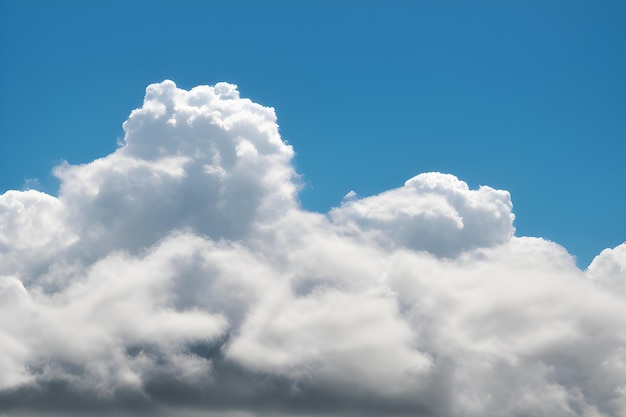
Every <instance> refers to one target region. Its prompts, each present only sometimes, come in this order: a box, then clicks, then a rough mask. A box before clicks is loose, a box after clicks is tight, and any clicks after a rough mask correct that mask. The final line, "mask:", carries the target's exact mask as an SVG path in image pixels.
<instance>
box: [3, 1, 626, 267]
mask: <svg viewBox="0 0 626 417" xmlns="http://www.w3.org/2000/svg"><path fill="white" fill-rule="evenodd" d="M0 4H1V9H0V31H1V32H0V34H1V36H0V41H1V44H0V47H1V49H0V54H1V61H2V65H1V67H0V75H1V76H0V83H1V84H0V89H1V91H2V95H1V98H0V114H2V122H1V123H0V140H1V142H0V191H5V190H8V189H22V188H24V187H25V182H26V180H27V179H35V178H36V179H38V181H39V185H38V186H35V188H39V189H41V190H44V191H47V192H50V193H55V192H56V182H55V180H54V179H53V178H52V177H51V174H50V172H51V169H52V168H53V167H54V166H55V165H57V164H58V163H59V162H60V161H61V160H67V161H69V162H70V163H72V164H77V163H84V162H89V161H91V160H93V159H95V158H98V157H102V156H105V155H106V154H108V153H110V152H111V151H113V150H114V149H115V148H116V146H117V142H116V141H117V140H118V139H119V138H120V137H121V136H122V134H123V131H122V129H121V123H122V122H123V121H124V120H125V119H126V118H127V116H128V114H129V113H130V111H131V110H132V109H134V108H136V107H139V106H140V105H141V103H142V98H143V94H144V89H145V87H146V86H147V85H148V84H150V83H154V82H159V81H162V80H164V79H172V80H174V81H175V82H176V83H177V84H178V85H179V86H180V87H182V88H186V89H188V88H191V87H193V86H195V85H199V84H214V83H216V82H218V81H228V82H231V83H235V84H237V85H239V90H240V92H241V94H242V96H244V97H250V98H252V99H253V100H254V101H256V102H258V103H261V104H263V105H266V106H272V107H274V108H275V109H276V112H277V115H278V123H279V125H280V129H281V135H282V137H283V139H284V140H286V141H288V142H289V143H290V144H292V145H293V146H294V149H295V151H296V153H297V156H296V166H297V169H298V172H299V173H300V174H302V175H303V179H304V182H305V184H306V187H305V189H304V190H303V191H302V193H301V201H302V204H303V206H304V207H305V208H307V209H310V210H317V211H321V212H325V211H327V210H328V209H329V208H330V207H332V206H336V205H337V204H339V202H340V201H341V198H342V197H343V196H344V195H345V194H346V193H347V192H348V191H350V190H354V191H356V192H357V193H358V194H359V195H361V196H367V195H371V194H375V193H378V192H381V191H383V190H386V189H389V188H393V187H398V186H401V185H402V184H403V183H404V181H406V180H407V179H409V178H411V177H412V176H414V175H417V174H419V173H421V172H428V171H441V172H447V173H452V174H454V175H456V176H458V177H459V178H460V179H462V180H464V181H466V182H468V184H469V185H470V186H472V187H477V186H478V185H490V186H493V187H496V188H501V189H506V190H508V191H510V192H511V194H512V199H513V204H514V212H515V214H516V216H517V217H516V221H515V226H516V228H517V235H531V236H541V237H545V238H547V239H550V240H553V241H556V242H558V243H560V244H562V245H564V246H565V247H566V248H567V249H568V250H569V251H570V252H571V253H572V254H574V255H576V256H577V257H578V259H579V266H581V267H585V266H586V265H587V264H588V263H589V262H590V261H591V259H592V258H593V256H595V255H596V254H597V253H599V252H600V251H601V250H602V249H603V248H606V247H613V246H616V245H618V244H620V243H621V242H623V241H624V240H625V239H626V221H625V220H624V206H625V204H626V192H624V189H625V188H624V181H625V180H626V164H625V163H624V159H625V158H624V156H625V155H626V145H625V144H624V143H625V139H626V77H624V74H626V24H625V22H626V6H625V5H624V3H623V2H619V1H614V2H609V1H598V2H583V1H548V2H539V1H530V2H501V1H472V2H467V1H458V2H456V1H451V2H435V1H423V2H408V1H406V2H400V1H395V2H385V3H383V2H356V1H354V2H347V1H344V2H330V1H315V2H313V1H310V2H287V1H274V2H252V1H250V2H246V1H233V2H225V1H222V2H217V1H215V2H200V1H197V2H192V1H179V2H166V1H151V2H140V1H136V2H116V1H112V2H78V1H63V2H43V1H39V2H33V1H19V2H18V1H5V0H3V1H2V2H1V3H0ZM31 183H32V182H31Z"/></svg>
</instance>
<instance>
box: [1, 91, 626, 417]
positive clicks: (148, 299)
mask: <svg viewBox="0 0 626 417" xmlns="http://www.w3.org/2000/svg"><path fill="white" fill-rule="evenodd" d="M124 129H125V132H126V135H125V137H124V141H123V145H122V146H121V147H120V148H119V149H117V150H116V151H115V152H114V153H112V154H110V155H108V156H105V157H103V158H101V159H98V160H95V161H93V162H91V163H88V164H84V165H79V166H72V165H69V164H64V165H62V166H60V167H58V168H57V169H56V171H55V172H56V174H57V175H58V177H59V179H60V180H61V188H60V193H59V196H58V197H54V196H50V195H47V194H44V193H41V192H38V191H32V190H31V191H21V192H20V191H8V192H6V193H4V194H2V195H0V413H8V415H11V416H33V415H34V416H36V415H51V416H52V415H68V414H71V413H74V415H94V414H96V413H99V414H101V415H111V416H113V415H114V416H120V415H122V416H126V415H127V416H131V415H177V416H178V415H183V416H185V415H188V416H199V415H203V416H206V415H220V416H221V415H252V416H268V415H272V416H273V415H285V416H286V415H288V416H300V415H302V416H304V415H320V416H321V415H335V416H344V415H359V416H363V415H386V416H406V415H422V416H427V417H443V416H459V415H463V416H468V417H479V416H486V415H488V416H491V415H497V416H503V417H514V416H521V415H532V416H545V417H548V416H550V417H566V416H567V417H570V416H581V417H582V416H585V417H590V416H594V417H595V416H602V417H624V416H626V321H624V319H623V318H624V317H626V298H624V295H625V294H626V291H625V290H624V288H625V287H624V285H625V284H624V283H625V282H626V276H625V273H624V271H625V268H624V265H626V250H625V249H624V248H626V244H623V245H620V246H618V247H617V248H614V249H607V250H605V251H603V252H602V253H601V254H600V255H599V256H598V257H596V259H595V260H594V261H593V262H592V264H591V265H590V267H589V269H588V270H587V271H585V272H583V271H581V270H579V269H578V268H577V267H576V265H575V263H574V261H573V258H572V257H571V256H570V255H569V254H568V253H567V251H566V250H565V249H564V248H562V247H560V246H559V245H557V244H556V243H552V242H547V241H545V240H543V239H541V238H531V237H516V236H514V231H515V230H514V228H513V225H512V224H513V220H514V216H513V214H512V212H511V210H512V204H511V198H510V195H509V193H508V192H506V191H503V190H495V189H493V188H490V187H487V186H482V187H480V188H478V189H476V190H472V189H470V188H469V187H468V186H467V184H466V183H465V182H463V181H461V180H459V179H458V178H456V177H454V176H452V175H449V174H441V173H436V172H431V173H425V174H420V175H418V176H416V177H414V178H411V179H409V180H408V181H407V182H406V183H405V184H404V186H401V187H399V188H395V189H392V190H388V191H386V192H383V193H380V194H378V195H374V196H369V197H364V198H358V197H357V196H356V195H355V194H354V193H350V194H349V195H348V196H347V198H345V199H344V201H343V202H342V203H341V204H340V205H339V206H338V207H336V208H334V209H333V210H331V211H330V212H329V213H328V214H319V213H310V212H306V211H304V210H303V209H302V208H301V207H300V206H299V204H298V201H297V198H296V193H297V190H298V176H297V174H296V173H295V170H294V168H293V165H292V157H293V150H292V149H291V147H290V146H288V145H287V144H285V143H284V142H283V141H282V140H281V138H280V136H279V134H278V127H277V124H276V116H275V114H274V111H273V109H269V108H266V107H263V106H261V105H259V104H255V103H252V102H251V101H250V100H248V99H242V98H240V97H239V93H238V92H237V89H236V87H235V86H234V85H231V84H226V83H220V84H217V85H216V86H215V87H210V86H200V87H196V88H193V89H191V90H189V91H186V90H183V89H179V88H177V87H176V85H175V84H174V83H173V82H171V81H165V82H163V83H159V84H153V85H151V86H149V87H148V89H147V92H146V97H145V101H144V104H143V106H142V107H141V108H139V109H137V110H134V111H133V112H132V113H131V115H130V116H129V118H128V120H127V121H126V122H125V123H124Z"/></svg>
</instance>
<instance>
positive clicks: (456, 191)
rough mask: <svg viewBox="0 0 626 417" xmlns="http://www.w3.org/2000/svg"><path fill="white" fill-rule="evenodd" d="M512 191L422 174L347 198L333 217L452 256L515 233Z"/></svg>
mask: <svg viewBox="0 0 626 417" xmlns="http://www.w3.org/2000/svg"><path fill="white" fill-rule="evenodd" d="M511 208H512V204H511V198H510V195H509V193H508V192H506V191H502V190H494V189H493V188H491V187H486V186H482V187H480V188H479V189H478V190H470V189H469V188H468V186H467V184H466V183H464V182H463V181H460V180H458V179H457V178H456V177H454V176H453V175H450V174H441V173H437V172H431V173H425V174H420V175H418V176H416V177H414V178H411V179H410V180H408V181H407V182H406V183H405V184H404V187H402V188H397V189H394V190H390V191H386V192H384V193H382V194H379V195H376V196H372V197H367V198H364V199H354V198H353V197H352V198H350V199H347V201H346V202H344V203H343V204H342V205H341V206H340V207H338V208H335V209H333V210H332V211H331V213H330V214H331V217H332V219H333V221H334V222H335V223H337V224H339V225H344V226H345V227H346V228H347V229H348V230H351V231H352V232H353V233H358V234H360V233H366V234H370V235H372V237H374V238H375V239H377V240H379V241H383V242H384V243H385V244H387V245H391V246H392V247H397V246H404V247H408V248H411V249H415V250H425V251H428V252H431V253H433V254H435V255H439V256H454V255H457V254H458V253H459V252H461V251H464V250H468V249H474V248H477V247H484V246H493V245H497V244H501V243H504V242H506V241H507V240H509V239H510V238H511V236H512V235H513V233H514V230H515V229H514V228H513V219H514V216H513V214H512V213H511Z"/></svg>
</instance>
